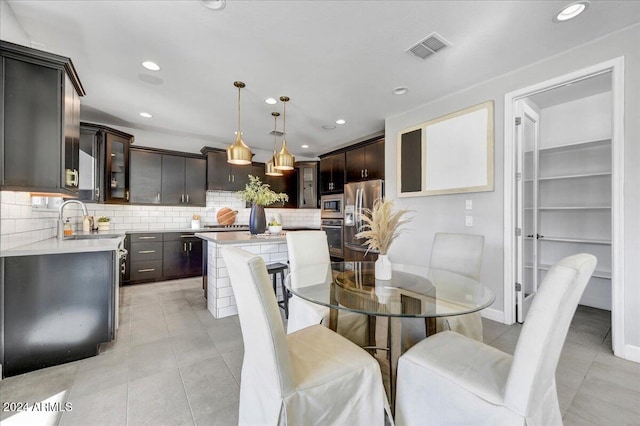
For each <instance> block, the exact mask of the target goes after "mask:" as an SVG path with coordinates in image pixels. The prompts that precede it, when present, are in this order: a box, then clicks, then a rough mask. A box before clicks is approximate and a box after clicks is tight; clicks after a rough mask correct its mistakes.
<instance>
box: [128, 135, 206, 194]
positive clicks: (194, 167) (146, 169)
mask: <svg viewBox="0 0 640 426" xmlns="http://www.w3.org/2000/svg"><path fill="white" fill-rule="evenodd" d="M206 185H207V160H206V159H205V158H204V157H203V156H201V155H196V154H191V153H186V152H177V151H167V150H161V149H154V148H145V147H136V148H133V149H132V150H131V202H132V203H137V204H161V205H174V206H175V205H192V206H205V205H206Z"/></svg>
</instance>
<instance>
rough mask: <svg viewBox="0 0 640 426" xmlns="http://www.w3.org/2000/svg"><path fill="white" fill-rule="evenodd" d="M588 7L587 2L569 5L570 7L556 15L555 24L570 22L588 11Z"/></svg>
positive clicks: (567, 6)
mask: <svg viewBox="0 0 640 426" xmlns="http://www.w3.org/2000/svg"><path fill="white" fill-rule="evenodd" d="M588 7H589V2H588V1H586V0H583V1H576V2H573V3H569V4H568V5H566V6H565V7H563V8H562V9H560V11H559V12H558V13H556V16H555V17H554V18H553V21H554V22H564V21H568V20H569V19H573V18H575V17H576V16H578V15H580V14H581V13H582V12H584V11H585V10H587V8H588Z"/></svg>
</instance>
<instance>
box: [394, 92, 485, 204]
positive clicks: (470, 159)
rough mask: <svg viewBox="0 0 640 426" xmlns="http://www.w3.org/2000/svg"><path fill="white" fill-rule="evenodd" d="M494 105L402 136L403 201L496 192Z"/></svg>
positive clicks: (463, 112)
mask: <svg viewBox="0 0 640 426" xmlns="http://www.w3.org/2000/svg"><path fill="white" fill-rule="evenodd" d="M493 144H494V123H493V101H487V102H484V103H482V104H478V105H474V106H472V107H469V108H465V109H463V110H460V111H456V112H453V113H451V114H447V115H445V116H442V117H438V118H436V119H433V120H430V121H427V122H424V123H420V124H418V125H415V126H412V127H409V128H407V129H404V130H401V131H400V132H398V143H397V149H398V155H397V161H398V164H397V170H398V183H399V193H398V196H399V197H421V196H427V195H442V194H458V193H468V192H484V191H493V165H494V164H493Z"/></svg>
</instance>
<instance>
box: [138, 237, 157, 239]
mask: <svg viewBox="0 0 640 426" xmlns="http://www.w3.org/2000/svg"><path fill="white" fill-rule="evenodd" d="M138 239H140V240H155V239H156V237H138Z"/></svg>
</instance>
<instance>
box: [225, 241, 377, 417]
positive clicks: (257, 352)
mask: <svg viewBox="0 0 640 426" xmlns="http://www.w3.org/2000/svg"><path fill="white" fill-rule="evenodd" d="M222 257H223V258H224V261H225V265H226V267H227V269H228V271H229V276H230V278H231V286H232V288H233V292H234V295H235V299H236V303H237V306H238V314H239V317H240V326H241V328H242V339H243V341H244V359H243V363H242V373H241V374H242V376H241V383H240V411H239V424H241V425H338V424H340V425H360V424H362V425H379V426H382V425H384V419H385V409H386V410H387V412H388V403H387V399H386V395H385V392H384V387H383V384H382V377H381V373H380V367H379V365H378V363H377V362H376V360H375V359H374V358H373V357H371V356H370V355H369V354H368V353H367V352H366V351H365V350H363V349H361V348H359V347H358V346H356V345H354V344H353V343H352V342H350V341H348V340H347V339H345V338H343V337H341V336H339V335H338V334H336V333H334V332H333V331H331V330H329V329H328V328H326V327H323V326H320V325H316V326H312V327H307V328H305V329H303V330H300V331H298V332H296V333H293V334H289V335H286V334H285V332H284V326H283V323H282V318H281V316H280V311H279V309H278V305H277V301H276V298H275V295H274V293H273V289H272V288H271V285H270V283H269V277H268V275H267V269H266V267H265V264H264V261H263V260H262V258H261V257H259V256H256V255H253V254H251V253H248V252H246V251H243V250H240V249H238V248H235V247H225V248H223V249H222Z"/></svg>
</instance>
